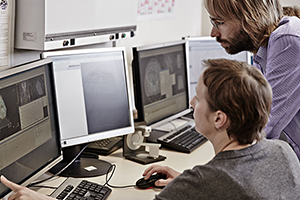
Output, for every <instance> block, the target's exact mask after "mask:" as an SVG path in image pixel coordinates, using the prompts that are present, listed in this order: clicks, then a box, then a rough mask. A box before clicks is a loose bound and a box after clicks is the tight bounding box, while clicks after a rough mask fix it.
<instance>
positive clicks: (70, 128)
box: [41, 47, 134, 177]
mask: <svg viewBox="0 0 300 200" xmlns="http://www.w3.org/2000/svg"><path fill="white" fill-rule="evenodd" d="M41 56H42V58H46V57H51V58H52V60H53V73H54V81H55V89H56V98H57V105H58V118H59V125H60V134H61V145H62V147H63V155H64V160H63V161H62V162H61V163H59V164H58V165H56V166H55V167H54V168H53V169H52V172H54V173H55V172H58V171H59V170H60V169H61V168H63V167H64V166H65V165H66V164H68V163H69V162H70V161H71V160H72V159H73V158H74V157H75V155H76V154H77V153H78V152H79V151H80V150H81V149H82V146H83V145H82V144H87V143H90V142H94V141H97V140H101V139H106V138H112V137H116V136H121V135H125V134H129V133H133V132H134V121H133V108H132V101H131V95H130V94H131V92H130V86H129V76H128V67H127V61H126V52H125V48H122V47H112V48H95V49H82V50H65V51H51V52H44V53H42V55H41ZM109 167H110V163H108V162H105V161H102V160H98V157H97V158H96V159H93V158H84V157H83V156H81V157H80V158H79V159H78V160H77V161H75V162H74V163H73V164H72V165H71V166H69V167H68V168H67V169H66V170H64V171H63V172H62V173H61V175H62V176H71V177H92V176H98V175H102V174H105V173H106V172H107V170H108V168H109Z"/></svg>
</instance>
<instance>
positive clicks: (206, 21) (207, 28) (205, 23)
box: [201, 0, 300, 36]
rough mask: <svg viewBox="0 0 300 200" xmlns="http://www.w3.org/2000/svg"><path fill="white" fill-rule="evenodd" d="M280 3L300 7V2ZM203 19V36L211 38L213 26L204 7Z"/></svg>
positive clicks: (292, 0) (297, 0)
mask: <svg viewBox="0 0 300 200" xmlns="http://www.w3.org/2000/svg"><path fill="white" fill-rule="evenodd" d="M280 2H281V5H282V6H291V5H297V6H300V1H299V0H281V1H280ZM201 18H202V20H201V22H202V31H201V35H202V36H209V35H210V31H211V28H212V25H211V24H210V22H209V18H208V13H207V11H206V9H205V8H204V6H202V16H201Z"/></svg>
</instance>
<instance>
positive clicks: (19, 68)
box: [0, 58, 63, 198]
mask: <svg viewBox="0 0 300 200" xmlns="http://www.w3.org/2000/svg"><path fill="white" fill-rule="evenodd" d="M43 65H50V66H51V67H50V69H49V70H50V71H51V68H52V59H51V58H47V59H43V60H37V61H33V62H31V63H26V64H23V65H20V66H16V67H13V68H8V69H6V70H3V71H0V79H3V78H6V77H8V76H12V75H14V74H18V73H22V72H24V71H28V70H31V69H35V68H38V67H41V66H43ZM52 78H53V77H51V79H52ZM53 88H54V86H53ZM53 94H55V93H53ZM53 98H54V100H56V97H55V96H53ZM55 112H57V111H56V110H55ZM55 119H56V120H57V116H55ZM57 125H58V123H57ZM58 133H59V129H58ZM57 137H58V138H57V139H58V141H60V134H58V135H57ZM57 144H58V145H59V148H60V151H59V154H60V155H59V156H58V157H57V158H55V159H54V160H52V161H51V162H50V163H48V164H46V165H45V166H43V167H42V168H41V169H37V172H36V173H35V174H33V175H32V176H30V177H28V178H27V179H26V180H24V181H23V182H21V183H18V184H19V185H21V186H27V185H29V184H30V183H31V182H32V181H34V180H36V179H37V178H38V177H40V176H41V175H43V174H44V173H45V172H47V171H49V170H50V169H51V168H52V167H53V166H55V165H57V164H58V163H59V162H60V161H62V160H63V153H62V147H61V145H60V143H59V142H57ZM4 175H5V174H4ZM12 193H13V191H10V192H7V193H3V195H1V196H0V198H3V197H6V196H7V197H8V196H10V195H11V194H12Z"/></svg>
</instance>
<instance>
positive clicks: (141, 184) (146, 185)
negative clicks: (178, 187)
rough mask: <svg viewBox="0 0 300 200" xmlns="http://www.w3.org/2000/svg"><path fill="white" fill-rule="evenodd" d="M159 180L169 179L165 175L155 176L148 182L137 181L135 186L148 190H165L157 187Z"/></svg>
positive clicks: (142, 179) (143, 180)
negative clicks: (151, 188)
mask: <svg viewBox="0 0 300 200" xmlns="http://www.w3.org/2000/svg"><path fill="white" fill-rule="evenodd" d="M159 179H167V176H166V175H165V174H153V175H151V176H150V178H148V179H147V180H145V179H144V178H140V179H139V180H137V181H136V183H135V185H136V187H138V188H140V189H147V188H150V187H156V188H163V187H158V186H156V185H155V182H156V181H157V180H159Z"/></svg>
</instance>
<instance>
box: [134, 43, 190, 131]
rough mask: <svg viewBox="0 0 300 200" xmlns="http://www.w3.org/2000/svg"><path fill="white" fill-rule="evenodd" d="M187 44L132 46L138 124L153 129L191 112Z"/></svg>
mask: <svg viewBox="0 0 300 200" xmlns="http://www.w3.org/2000/svg"><path fill="white" fill-rule="evenodd" d="M186 47H187V46H186V41H183V40H178V41H171V42H166V43H160V44H153V45H146V46H139V47H133V49H132V50H133V61H132V68H133V69H132V71H133V85H134V90H135V104H136V109H137V112H138V118H137V119H136V122H144V123H145V124H147V125H151V127H152V128H156V127H159V126H160V125H163V124H164V123H167V122H168V121H171V120H173V119H176V118H178V117H181V116H183V115H185V114H188V113H189V112H191V110H190V108H189V107H190V106H189V82H190V81H189V77H188V74H189V68H188V66H189V65H188V60H187V58H186Z"/></svg>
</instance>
